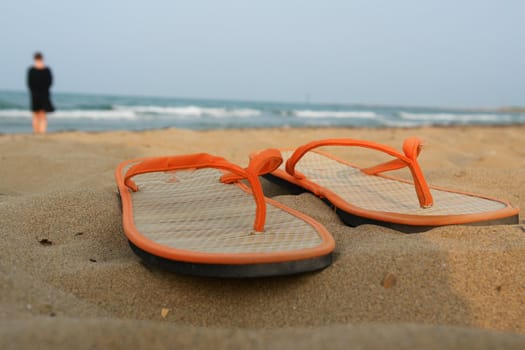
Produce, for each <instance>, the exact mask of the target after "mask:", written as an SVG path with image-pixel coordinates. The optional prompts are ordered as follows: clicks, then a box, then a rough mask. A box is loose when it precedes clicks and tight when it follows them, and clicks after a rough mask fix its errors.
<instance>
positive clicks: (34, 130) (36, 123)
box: [33, 112, 39, 134]
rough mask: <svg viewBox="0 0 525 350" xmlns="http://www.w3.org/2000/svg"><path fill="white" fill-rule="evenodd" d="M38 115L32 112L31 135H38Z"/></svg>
mask: <svg viewBox="0 0 525 350" xmlns="http://www.w3.org/2000/svg"><path fill="white" fill-rule="evenodd" d="M38 113H39V112H33V133H35V134H38V129H39V125H38V124H39V119H38Z"/></svg>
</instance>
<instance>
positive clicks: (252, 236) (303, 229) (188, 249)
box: [117, 165, 335, 278]
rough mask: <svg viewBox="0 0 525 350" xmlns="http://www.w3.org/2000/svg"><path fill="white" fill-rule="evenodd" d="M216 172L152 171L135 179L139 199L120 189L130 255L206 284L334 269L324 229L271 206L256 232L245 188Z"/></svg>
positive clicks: (329, 239) (269, 203) (330, 241)
mask: <svg viewBox="0 0 525 350" xmlns="http://www.w3.org/2000/svg"><path fill="white" fill-rule="evenodd" d="M124 169H125V165H124V166H121V169H120V171H121V172H122V171H123V170H124ZM222 173H223V172H221V171H219V170H216V169H200V170H182V171H177V172H176V173H174V172H153V173H149V174H141V175H137V176H136V177H135V178H134V180H135V181H136V183H137V185H138V186H139V188H141V190H139V191H138V192H131V191H129V190H128V189H126V188H125V187H121V186H119V192H118V193H117V194H118V197H119V203H120V206H121V210H122V213H123V222H124V232H125V233H126V236H127V238H128V241H129V244H130V246H131V248H132V250H133V251H134V252H135V254H136V255H138V256H139V257H140V258H142V259H143V261H144V262H145V263H147V264H150V265H155V266H157V267H160V268H163V269H166V270H170V271H174V272H178V273H183V274H190V275H197V276H207V277H229V278H244V277H267V276H282V275H290V274H298V273H303V272H311V271H315V270H320V269H323V268H325V267H327V266H329V265H330V264H331V263H332V252H333V249H334V246H335V242H334V241H333V238H332V236H331V235H330V234H329V233H328V232H327V231H326V229H324V227H322V225H321V224H319V223H318V222H316V221H315V220H313V219H312V218H309V217H307V216H306V215H304V214H302V213H299V212H296V211H294V210H292V209H290V208H287V207H285V206H283V205H281V204H279V203H277V202H274V201H272V200H271V199H268V198H266V206H267V222H266V226H265V231H264V232H254V231H253V227H252V223H253V213H254V212H255V204H254V203H253V196H252V195H251V194H250V191H249V189H248V188H247V187H246V186H245V185H243V184H239V183H236V184H229V185H227V184H223V183H221V182H220V181H218V179H219V177H220V175H221V174H222ZM117 178H118V177H117ZM117 182H118V181H117ZM122 191H126V192H123V193H121V192H122Z"/></svg>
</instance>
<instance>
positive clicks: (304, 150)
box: [265, 137, 519, 232]
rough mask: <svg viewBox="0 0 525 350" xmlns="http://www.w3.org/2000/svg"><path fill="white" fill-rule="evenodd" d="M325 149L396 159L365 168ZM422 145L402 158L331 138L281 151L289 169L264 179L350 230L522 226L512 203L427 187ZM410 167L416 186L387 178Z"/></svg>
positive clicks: (410, 147)
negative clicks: (311, 198)
mask: <svg viewBox="0 0 525 350" xmlns="http://www.w3.org/2000/svg"><path fill="white" fill-rule="evenodd" d="M322 146H357V147H364V148H369V149H373V150H377V151H380V152H383V153H386V154H388V155H390V156H392V157H394V158H395V159H393V160H391V161H389V162H386V163H382V164H379V165H377V166H374V167H370V168H360V167H358V166H356V165H353V164H351V163H349V162H347V161H345V160H342V159H340V158H337V157H335V156H333V155H331V154H328V153H324V152H320V151H318V150H315V149H316V148H319V147H322ZM421 147H422V144H421V141H420V140H419V139H418V138H416V137H412V138H409V139H407V140H405V142H404V144H403V153H400V152H398V151H397V150H395V149H393V148H391V147H389V146H385V145H381V144H377V143H374V142H369V141H363V140H353V139H327V140H320V141H314V142H310V143H308V144H306V145H303V146H301V147H299V148H297V149H296V150H295V151H293V150H281V154H282V156H283V158H284V159H287V161H286V164H285V165H282V166H281V167H280V168H278V169H276V170H275V171H273V172H271V174H267V175H265V177H266V178H267V179H268V180H270V181H273V182H276V183H280V184H284V185H286V186H288V187H290V188H293V189H295V190H298V191H309V192H312V193H314V194H315V195H317V196H319V197H320V198H322V199H323V200H325V202H327V203H328V204H329V205H332V206H333V207H334V208H335V209H336V211H337V213H338V214H339V217H340V218H341V219H342V220H343V221H344V222H345V224H347V225H349V226H358V225H360V224H368V223H370V224H379V225H383V226H388V227H393V228H396V229H398V230H401V231H404V232H418V231H424V230H427V229H429V228H431V227H435V226H442V225H453V224H479V225H488V224H517V223H518V220H519V218H518V216H519V209H518V208H513V207H512V206H511V205H510V204H509V203H507V202H505V201H502V200H498V199H493V198H488V197H484V196H479V195H475V194H470V193H463V192H458V191H453V190H448V189H442V188H437V187H432V186H428V184H427V182H426V180H425V177H424V176H423V172H422V170H421V168H420V166H419V164H418V162H417V157H418V155H419V153H420V151H421ZM404 167H407V168H408V169H409V170H410V172H411V175H412V179H413V181H405V180H402V179H398V178H394V177H389V176H386V175H383V173H384V172H387V171H391V170H397V169H401V168H404Z"/></svg>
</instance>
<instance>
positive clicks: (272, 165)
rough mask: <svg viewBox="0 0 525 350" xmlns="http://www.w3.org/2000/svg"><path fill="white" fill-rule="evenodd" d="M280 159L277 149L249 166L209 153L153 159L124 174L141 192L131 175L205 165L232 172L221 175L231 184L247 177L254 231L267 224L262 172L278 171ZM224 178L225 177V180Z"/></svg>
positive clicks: (255, 158) (263, 155) (253, 159)
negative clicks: (250, 190)
mask: <svg viewBox="0 0 525 350" xmlns="http://www.w3.org/2000/svg"><path fill="white" fill-rule="evenodd" d="M279 159H280V160H279ZM281 162H282V158H281V155H280V153H279V151H277V150H267V151H264V152H261V153H259V154H257V155H256V156H254V157H253V158H252V160H251V161H250V165H249V166H248V167H247V168H246V169H243V168H241V167H240V166H238V165H235V164H233V163H230V162H228V161H227V160H226V159H224V158H221V157H216V156H212V155H210V154H207V153H198V154H190V155H183V156H172V157H158V158H150V159H145V160H143V161H141V162H140V163H137V164H135V165H133V166H132V167H130V168H129V169H128V171H127V172H126V174H125V175H124V185H125V186H126V187H128V188H129V189H130V190H132V191H134V192H136V191H138V190H139V188H138V186H137V185H136V184H135V182H133V180H131V178H132V177H133V176H136V175H139V174H144V173H151V172H162V171H173V170H182V169H202V168H216V169H222V170H227V171H229V172H230V173H228V174H226V175H224V176H223V177H221V181H222V182H224V183H232V182H235V181H238V180H240V179H247V180H248V182H249V183H250V185H251V189H252V194H253V197H254V200H255V204H256V212H255V221H254V225H253V227H254V229H255V231H258V232H262V231H264V223H265V221H266V201H265V199H264V193H263V191H262V187H261V183H260V182H259V177H258V175H259V174H260V172H262V171H266V172H270V171H273V170H275V169H276V168H277V167H279V165H280V164H281ZM223 178H226V180H224V179H223Z"/></svg>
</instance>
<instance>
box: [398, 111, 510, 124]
mask: <svg viewBox="0 0 525 350" xmlns="http://www.w3.org/2000/svg"><path fill="white" fill-rule="evenodd" d="M399 116H400V117H401V118H402V119H405V120H414V121H432V122H451V123H453V122H473V121H478V122H508V121H511V120H512V117H511V116H509V115H505V114H483V113H479V114H477V113H474V114H462V113H457V114H456V113H408V112H400V113H399Z"/></svg>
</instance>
